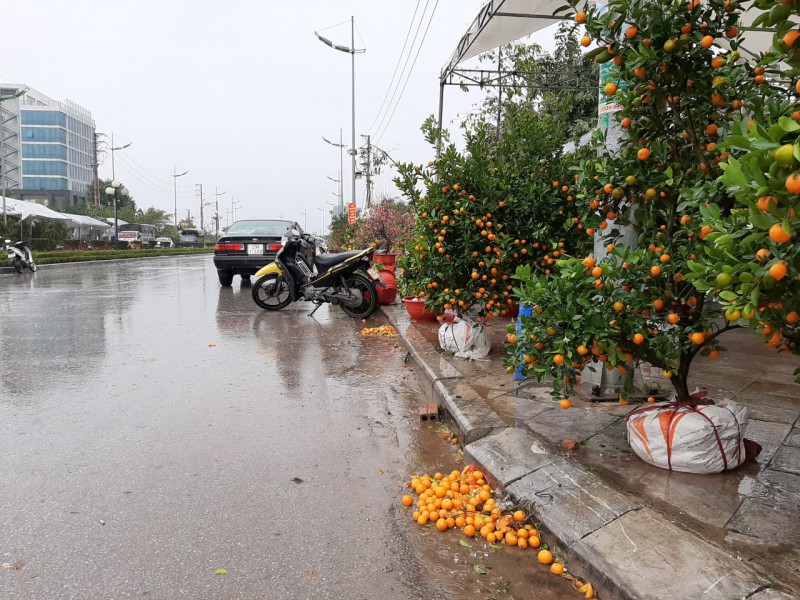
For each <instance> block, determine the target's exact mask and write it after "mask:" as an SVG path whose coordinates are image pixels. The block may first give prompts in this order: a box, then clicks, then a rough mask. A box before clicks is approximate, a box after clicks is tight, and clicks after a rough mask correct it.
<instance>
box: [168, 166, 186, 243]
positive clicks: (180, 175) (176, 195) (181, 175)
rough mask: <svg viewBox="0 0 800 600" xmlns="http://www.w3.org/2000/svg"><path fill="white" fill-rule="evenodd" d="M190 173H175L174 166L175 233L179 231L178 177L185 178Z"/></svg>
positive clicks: (173, 168)
mask: <svg viewBox="0 0 800 600" xmlns="http://www.w3.org/2000/svg"><path fill="white" fill-rule="evenodd" d="M188 172H189V171H184V172H183V173H176V172H175V165H172V190H173V193H174V194H175V231H177V230H178V177H183V176H184V175H186V174H187V173H188Z"/></svg>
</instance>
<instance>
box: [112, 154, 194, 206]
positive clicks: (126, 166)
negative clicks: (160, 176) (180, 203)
mask: <svg viewBox="0 0 800 600" xmlns="http://www.w3.org/2000/svg"><path fill="white" fill-rule="evenodd" d="M118 162H119V163H121V164H120V166H121V167H122V170H123V171H125V172H126V173H128V174H129V175H130V176H131V177H133V178H134V179H135V180H136V181H138V182H139V183H141V184H142V185H144V186H145V187H147V188H149V189H151V190H152V191H154V192H157V193H158V194H160V195H162V196H168V197H170V198H172V197H173V193H174V192H173V190H166V189H165V188H160V187H158V184H157V183H156V184H154V183H153V182H152V181H150V180H149V179H147V178H146V177H143V176H142V175H141V174H140V173H138V172H137V171H136V169H135V168H134V167H132V166H131V165H130V164H127V161H126V160H125V159H119V160H118ZM180 195H181V197H183V198H188V197H190V196H193V195H194V194H193V193H191V192H181V194H180Z"/></svg>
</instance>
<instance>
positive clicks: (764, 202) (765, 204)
mask: <svg viewBox="0 0 800 600" xmlns="http://www.w3.org/2000/svg"><path fill="white" fill-rule="evenodd" d="M770 204H775V205H777V204H778V199H777V198H775V196H761V198H759V199H758V208H759V209H760V210H763V211H765V212H766V211H768V210H769V207H770Z"/></svg>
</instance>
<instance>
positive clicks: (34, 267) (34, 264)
mask: <svg viewBox="0 0 800 600" xmlns="http://www.w3.org/2000/svg"><path fill="white" fill-rule="evenodd" d="M28 268H29V269H30V270H31V271H33V272H34V273H35V272H36V263H35V262H33V257H31V262H29V263H28Z"/></svg>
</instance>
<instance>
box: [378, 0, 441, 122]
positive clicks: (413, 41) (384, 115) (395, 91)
mask: <svg viewBox="0 0 800 600" xmlns="http://www.w3.org/2000/svg"><path fill="white" fill-rule="evenodd" d="M429 3H430V0H425V8H424V9H422V16H421V17H420V19H419V23H417V30H416V32H414V39H413V40H411V48H412V49H413V48H414V44H416V43H417V36H419V30H420V28H421V27H422V21H423V20H424V19H425V13H426V12H427V11H428V4H429ZM436 3H437V4H438V3H439V0H436ZM435 10H436V9H435V8H434V11H435ZM431 17H433V14H431ZM428 25H430V21H429V22H428ZM426 32H427V30H426ZM423 41H424V40H423ZM417 54H419V52H417ZM409 58H411V50H409V52H408V55H407V56H406V60H405V62H404V63H403V68H402V69H401V71H400V77H399V78H398V80H397V83H396V84H395V86H394V91H393V92H392V97H391V98H390V99H389V106H391V105H392V102H394V97H395V95H397V89H398V88H399V87H400V80H401V79H402V78H403V74H404V73H405V72H406V66H407V65H408V59H409ZM415 60H416V59H415ZM412 69H413V66H412ZM388 112H389V110H388V108H387V110H386V112H385V113H384V114H383V117H382V118H381V120H380V122H379V123H378V127H377V129H376V131H378V130H380V128H381V126H382V125H383V122H384V121H385V120H386V115H387V114H388ZM376 137H377V136H376Z"/></svg>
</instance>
